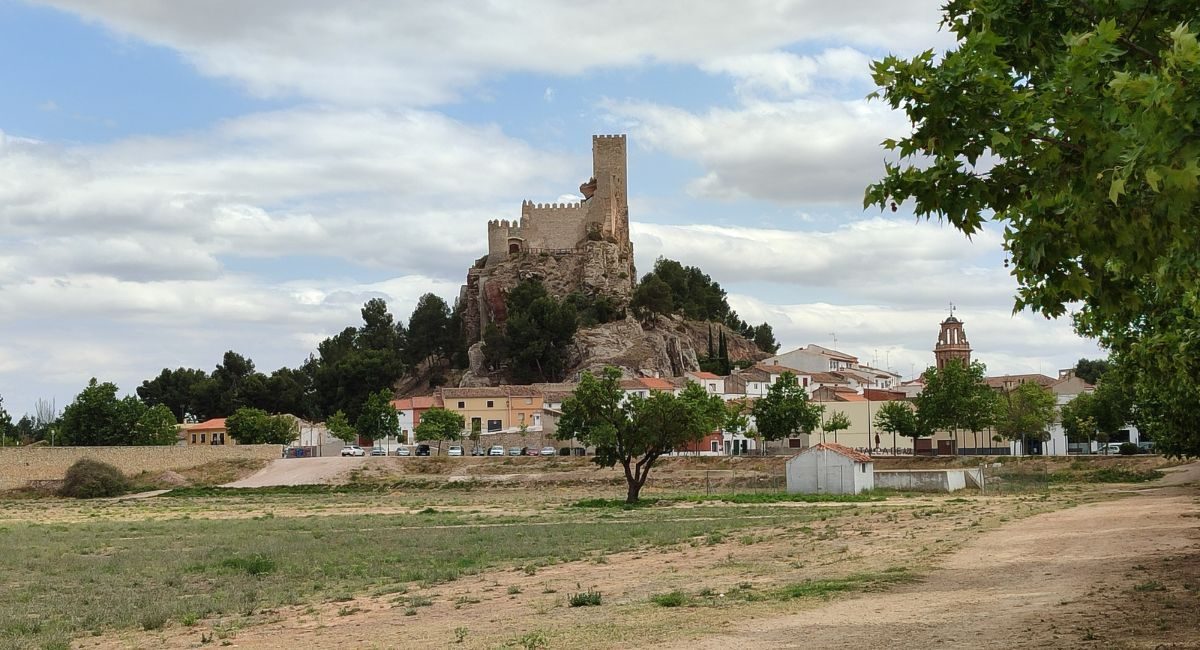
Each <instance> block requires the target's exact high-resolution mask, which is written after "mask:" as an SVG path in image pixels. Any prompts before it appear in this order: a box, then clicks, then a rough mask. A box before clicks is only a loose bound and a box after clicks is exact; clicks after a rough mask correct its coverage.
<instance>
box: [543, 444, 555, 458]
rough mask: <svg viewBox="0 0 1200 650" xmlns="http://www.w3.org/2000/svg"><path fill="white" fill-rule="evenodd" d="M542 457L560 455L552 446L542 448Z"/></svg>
mask: <svg viewBox="0 0 1200 650" xmlns="http://www.w3.org/2000/svg"><path fill="white" fill-rule="evenodd" d="M541 455H543V456H555V455H558V450H557V449H555V448H554V447H550V446H546V447H542V451H541Z"/></svg>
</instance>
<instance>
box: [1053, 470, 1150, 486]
mask: <svg viewBox="0 0 1200 650" xmlns="http://www.w3.org/2000/svg"><path fill="white" fill-rule="evenodd" d="M1162 477H1163V473H1162V472H1160V471H1158V470H1156V469H1150V470H1139V469H1126V468H1123V467H1101V468H1099V469H1092V470H1085V471H1058V472H1054V473H1052V474H1050V475H1049V477H1048V478H1049V481H1050V482H1051V483H1145V482H1147V481H1154V480H1158V479H1160V478H1162Z"/></svg>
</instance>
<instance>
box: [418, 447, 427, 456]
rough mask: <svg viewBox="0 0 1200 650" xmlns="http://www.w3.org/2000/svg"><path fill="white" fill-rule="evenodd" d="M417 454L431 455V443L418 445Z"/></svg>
mask: <svg viewBox="0 0 1200 650" xmlns="http://www.w3.org/2000/svg"><path fill="white" fill-rule="evenodd" d="M417 455H418V456H428V455H429V445H417Z"/></svg>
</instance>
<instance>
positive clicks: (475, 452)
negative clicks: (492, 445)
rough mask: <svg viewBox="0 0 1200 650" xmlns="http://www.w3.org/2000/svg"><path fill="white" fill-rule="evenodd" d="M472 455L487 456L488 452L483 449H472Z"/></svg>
mask: <svg viewBox="0 0 1200 650" xmlns="http://www.w3.org/2000/svg"><path fill="white" fill-rule="evenodd" d="M471 455H472V456H487V450H486V449H484V448H483V447H472V448H471Z"/></svg>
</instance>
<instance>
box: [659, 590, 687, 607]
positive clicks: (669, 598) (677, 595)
mask: <svg viewBox="0 0 1200 650" xmlns="http://www.w3.org/2000/svg"><path fill="white" fill-rule="evenodd" d="M650 602H652V603H654V604H655V605H658V606H659V607H682V606H683V605H686V604H687V602H688V597H687V594H685V593H683V592H682V591H679V590H675V591H669V592H667V593H665V594H655V595H654V596H651V597H650Z"/></svg>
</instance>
